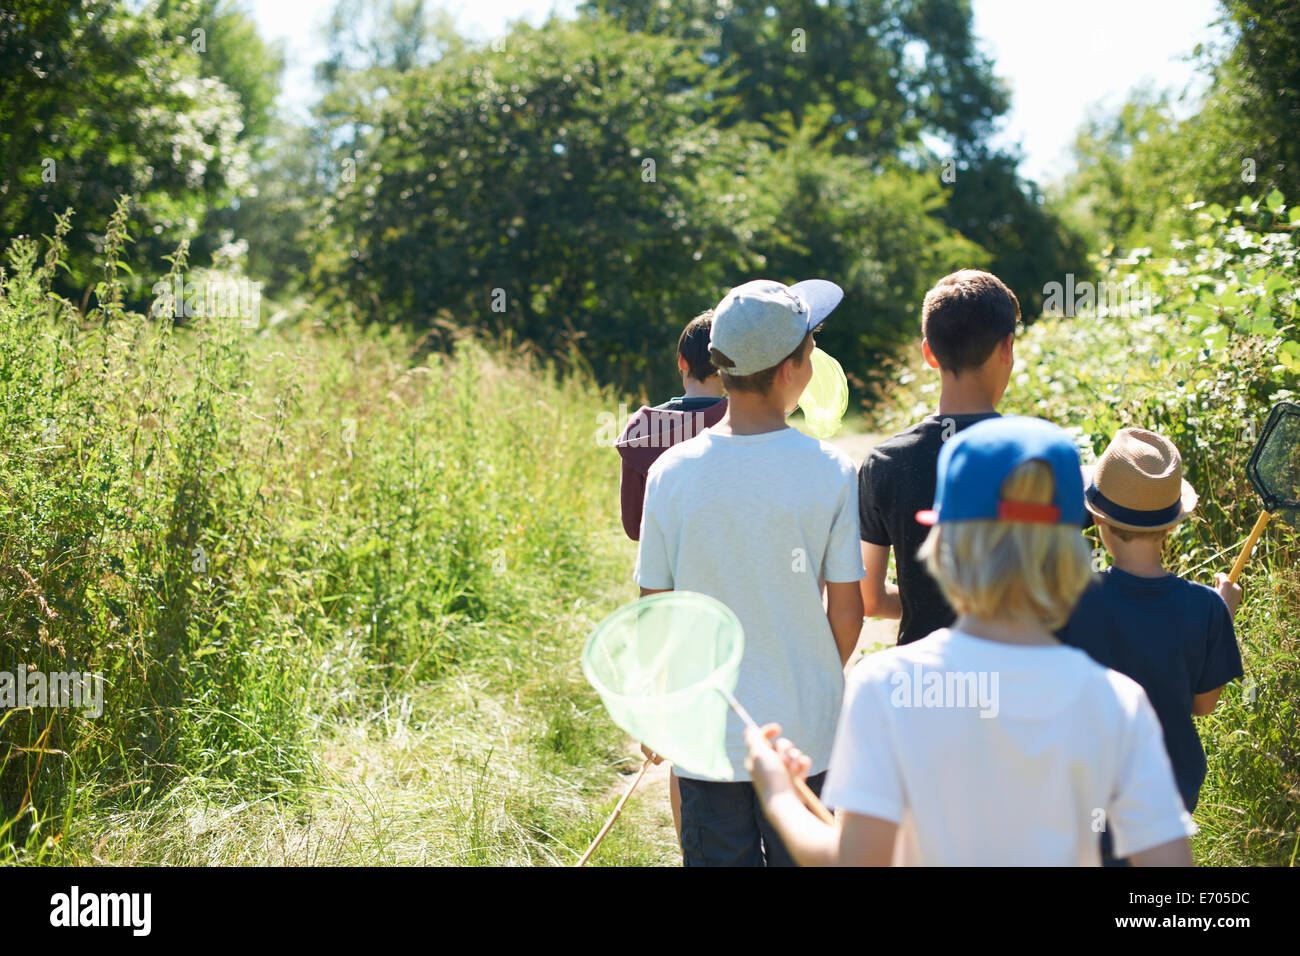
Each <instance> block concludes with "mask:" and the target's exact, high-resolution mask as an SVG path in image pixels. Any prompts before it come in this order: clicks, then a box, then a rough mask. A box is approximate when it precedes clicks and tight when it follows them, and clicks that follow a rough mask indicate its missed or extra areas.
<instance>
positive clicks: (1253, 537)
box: [1228, 511, 1272, 584]
mask: <svg viewBox="0 0 1300 956" xmlns="http://www.w3.org/2000/svg"><path fill="white" fill-rule="evenodd" d="M1271 517H1272V515H1271V514H1269V513H1268V512H1267V511H1261V512H1260V513H1259V518H1258V519H1257V520H1256V521H1255V527H1253V528H1251V529H1250V537H1248V538H1247V539H1246V546H1245V547H1244V548H1242V549H1241V554H1239V555H1237V560H1236V562H1235V563H1234V564H1233V565H1232V570H1231V571H1229V572H1228V580H1229V581H1231V582H1232V583H1233V584H1236V583H1237V578H1239V577H1241V571H1242V569H1243V568H1244V567H1245V566H1246V562H1247V561H1248V560H1249V559H1250V552H1252V551H1254V550H1255V542H1256V541H1258V540H1259V536H1260V535H1261V534H1263V533H1264V528H1265V527H1266V526H1267V525H1268V519H1269V518H1271Z"/></svg>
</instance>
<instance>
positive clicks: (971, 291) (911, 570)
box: [858, 269, 1020, 644]
mask: <svg viewBox="0 0 1300 956" xmlns="http://www.w3.org/2000/svg"><path fill="white" fill-rule="evenodd" d="M1019 319H1020V303H1019V301H1018V300H1017V299H1016V296H1015V293H1014V292H1012V291H1011V290H1010V289H1008V288H1007V287H1006V285H1005V284H1003V282H1002V281H1001V280H1000V279H998V277H997V276H994V275H991V274H989V273H987V272H980V271H978V270H976V269H963V270H961V271H960V272H954V273H952V275H948V276H944V277H943V278H942V279H940V280H939V281H938V283H936V284H935V286H934V288H933V289H931V290H930V291H929V292H927V293H926V295H925V302H924V304H923V305H922V307H921V335H922V336H923V338H922V340H921V351H922V354H924V356H925V361H926V364H928V365H929V366H930V367H931V368H936V369H938V370H939V379H940V392H939V408H938V410H937V412H936V413H935V414H933V415H931V416H930V417H928V418H926V419H924V420H923V421H920V422H918V423H917V424H915V425H913V426H912V427H911V428H909V429H907V430H906V431H903V432H900V433H899V434H897V435H895V436H894V437H893V438H890V439H887V440H886V441H883V442H881V443H880V444H879V445H877V446H876V447H875V448H874V449H872V451H871V454H870V455H868V456H867V459H866V461H864V462H863V463H862V468H861V470H860V471H859V472H858V510H859V527H860V534H861V537H862V562H863V564H864V565H865V567H866V575H867V576H866V577H865V578H863V579H862V603H863V608H864V611H865V614H866V616H867V617H885V618H901V621H900V624H899V629H898V643H899V644H909V643H911V642H912V641H916V640H920V639H921V638H923V637H925V636H926V635H927V634H929V633H930V632H931V631H936V630H938V629H939V628H941V627H947V626H948V625H949V624H951V623H952V622H953V620H954V619H955V617H956V615H955V614H954V613H953V610H952V608H951V607H949V606H948V602H947V601H945V600H944V597H943V594H942V593H941V592H940V591H939V586H938V585H937V584H936V583H935V581H934V579H933V578H931V577H930V575H929V573H928V572H927V571H926V570H925V567H924V565H923V564H922V563H921V562H920V561H919V560H917V557H916V552H917V549H918V548H919V547H920V546H921V542H922V541H924V540H925V536H926V533H927V532H928V531H929V529H928V528H926V527H925V526H924V525H921V524H918V523H917V521H916V513H917V512H918V511H923V510H925V509H927V508H929V507H930V506H931V505H932V504H933V503H934V492H935V480H936V477H935V476H936V470H937V468H938V463H939V450H940V449H941V448H942V447H943V443H944V442H945V441H947V440H948V439H949V438H951V437H952V436H953V435H955V434H957V433H958V432H960V431H961V430H962V429H964V428H966V427H967V426H969V425H973V424H974V423H975V422H978V421H981V420H982V419H985V418H992V417H994V416H995V415H997V403H998V402H999V401H1000V400H1001V398H1002V394H1003V392H1005V391H1006V390H1007V383H1008V382H1009V381H1010V380H1011V366H1012V363H1013V360H1014V356H1013V345H1014V341H1015V333H1016V322H1017V321H1018V320H1019ZM891 548H892V549H893V551H894V567H895V570H896V572H897V575H898V584H897V585H894V584H890V583H889V582H888V581H886V572H887V570H888V567H889V551H890V549H891Z"/></svg>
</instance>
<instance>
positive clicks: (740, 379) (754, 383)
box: [709, 326, 821, 395]
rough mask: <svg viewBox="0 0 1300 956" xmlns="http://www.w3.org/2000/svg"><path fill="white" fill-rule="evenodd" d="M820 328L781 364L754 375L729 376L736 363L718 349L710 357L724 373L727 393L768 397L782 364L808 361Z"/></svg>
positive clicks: (723, 378)
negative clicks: (743, 393)
mask: <svg viewBox="0 0 1300 956" xmlns="http://www.w3.org/2000/svg"><path fill="white" fill-rule="evenodd" d="M820 328H821V326H818V327H817V328H816V329H813V330H812V331H811V332H809V333H808V334H807V335H805V336H804V337H803V341H802V342H800V343H799V344H798V345H797V346H796V347H795V350H794V351H793V352H791V353H790V354H789V355H787V356H786V357H785V358H783V359H781V361H780V362H777V363H776V364H775V365H773V366H772V367H771V368H764V369H759V370H758V371H757V372H754V373H753V374H752V375H728V374H727V368H728V367H729V366H732V365H735V364H736V363H735V362H733V361H732V360H731V359H729V358H727V357H726V356H725V355H723V354H722V353H721V352H719V351H718V350H717V349H709V357H710V358H711V359H712V360H713V364H714V365H716V366H717V367H718V371H719V372H721V373H722V384H723V385H724V386H726V389H727V391H729V392H757V393H758V394H759V395H766V394H767V393H768V391H769V390H770V389H771V388H772V383H773V382H774V381H776V370H777V369H779V368H780V367H781V365H782V363H784V362H788V361H790V360H791V359H794V364H795V365H802V364H803V362H804V359H806V358H807V357H808V354H809V353H810V352H811V351H812V349H811V348H809V347H808V344H809V343H810V342H811V341H812V337H813V335H815V334H816V333H817V331H818V329H820Z"/></svg>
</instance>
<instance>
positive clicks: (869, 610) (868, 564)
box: [861, 541, 903, 619]
mask: <svg viewBox="0 0 1300 956" xmlns="http://www.w3.org/2000/svg"><path fill="white" fill-rule="evenodd" d="M862 566H863V568H864V569H865V570H866V572H867V574H866V577H864V578H863V579H862V588H861V591H862V613H863V616H864V617H888V618H894V619H898V618H900V617H902V616H903V605H902V602H901V601H900V600H899V598H898V585H896V584H890V583H889V582H888V581H887V580H885V578H886V576H887V575H888V573H889V545H887V544H884V545H881V544H872V543H871V542H870V541H863V542H862Z"/></svg>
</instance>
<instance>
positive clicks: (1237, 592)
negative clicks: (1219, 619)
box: [1214, 571, 1241, 617]
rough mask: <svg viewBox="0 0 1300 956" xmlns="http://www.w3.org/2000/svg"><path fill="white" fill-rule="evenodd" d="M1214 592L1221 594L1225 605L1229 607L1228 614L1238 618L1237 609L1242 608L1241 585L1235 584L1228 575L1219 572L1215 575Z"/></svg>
mask: <svg viewBox="0 0 1300 956" xmlns="http://www.w3.org/2000/svg"><path fill="white" fill-rule="evenodd" d="M1214 590H1216V591H1218V592H1219V597H1221V598H1223V603H1224V604H1226V605H1228V613H1229V614H1231V615H1232V616H1233V617H1236V616H1237V608H1238V607H1240V606H1241V585H1240V584H1233V583H1232V581H1230V580H1229V579H1228V576H1227V575H1226V574H1224V573H1223V572H1222V571H1219V572H1217V573H1216V574H1215V575H1214Z"/></svg>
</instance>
